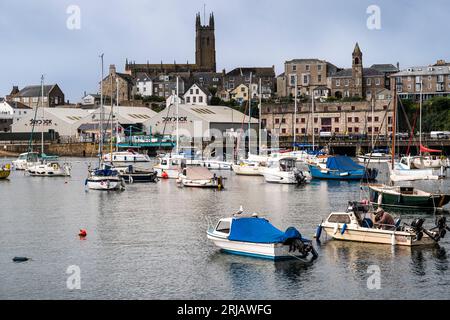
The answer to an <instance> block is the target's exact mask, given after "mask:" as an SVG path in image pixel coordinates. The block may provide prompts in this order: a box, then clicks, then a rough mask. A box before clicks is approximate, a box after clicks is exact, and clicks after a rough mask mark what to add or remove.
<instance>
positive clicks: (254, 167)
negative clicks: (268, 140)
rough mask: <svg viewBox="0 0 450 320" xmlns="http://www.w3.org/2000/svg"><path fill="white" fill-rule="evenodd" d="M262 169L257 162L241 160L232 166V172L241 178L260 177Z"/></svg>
mask: <svg viewBox="0 0 450 320" xmlns="http://www.w3.org/2000/svg"><path fill="white" fill-rule="evenodd" d="M261 168H264V167H263V166H262V165H261V164H260V163H259V162H255V161H249V160H241V161H240V162H239V164H233V171H234V173H236V174H237V175H242V176H261V175H262V169H261Z"/></svg>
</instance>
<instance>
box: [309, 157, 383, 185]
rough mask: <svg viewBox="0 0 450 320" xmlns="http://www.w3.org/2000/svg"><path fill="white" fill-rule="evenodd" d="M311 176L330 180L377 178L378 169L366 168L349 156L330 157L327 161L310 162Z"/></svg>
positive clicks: (369, 179)
mask: <svg viewBox="0 0 450 320" xmlns="http://www.w3.org/2000/svg"><path fill="white" fill-rule="evenodd" d="M308 167H309V171H310V173H311V176H312V177H313V178H316V179H328V180H368V181H371V180H375V179H376V177H377V175H378V170H377V169H372V168H366V167H364V166H361V165H359V164H357V163H355V162H354V161H353V160H352V159H351V158H349V157H347V156H334V157H328V158H327V162H326V163H319V164H312V163H310V164H308Z"/></svg>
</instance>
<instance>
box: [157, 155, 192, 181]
mask: <svg viewBox="0 0 450 320" xmlns="http://www.w3.org/2000/svg"><path fill="white" fill-rule="evenodd" d="M185 167H186V159H185V158H184V157H183V156H177V155H174V156H171V155H167V156H163V157H160V158H158V163H157V164H156V165H154V166H153V170H155V172H156V174H157V176H158V178H163V179H178V176H179V175H180V172H181V170H182V169H183V168H185Z"/></svg>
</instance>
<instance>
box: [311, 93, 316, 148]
mask: <svg viewBox="0 0 450 320" xmlns="http://www.w3.org/2000/svg"><path fill="white" fill-rule="evenodd" d="M313 92H314V91H313ZM311 123H312V149H313V151H314V150H315V140H314V139H315V137H314V136H315V135H314V133H315V132H314V130H315V128H314V93H313V95H312V119H311Z"/></svg>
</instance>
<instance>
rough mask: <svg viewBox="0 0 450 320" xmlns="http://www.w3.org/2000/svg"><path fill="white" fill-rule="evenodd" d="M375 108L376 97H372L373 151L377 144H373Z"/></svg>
mask: <svg viewBox="0 0 450 320" xmlns="http://www.w3.org/2000/svg"><path fill="white" fill-rule="evenodd" d="M374 109H375V97H372V124H371V126H372V152H373V149H374V148H375V146H374V145H373V132H374V131H375V128H374V126H373V125H374V120H373V117H374Z"/></svg>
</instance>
